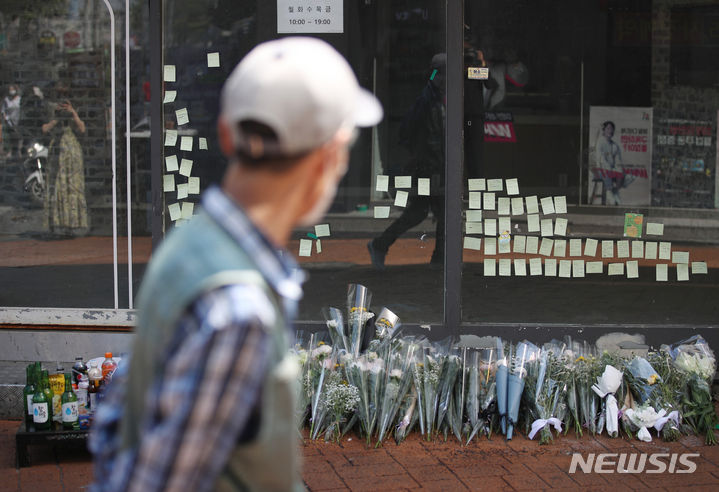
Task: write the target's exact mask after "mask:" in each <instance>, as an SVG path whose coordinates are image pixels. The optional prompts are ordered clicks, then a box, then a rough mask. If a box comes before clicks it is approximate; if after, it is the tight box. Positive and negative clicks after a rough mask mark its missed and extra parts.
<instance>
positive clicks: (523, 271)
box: [514, 258, 527, 277]
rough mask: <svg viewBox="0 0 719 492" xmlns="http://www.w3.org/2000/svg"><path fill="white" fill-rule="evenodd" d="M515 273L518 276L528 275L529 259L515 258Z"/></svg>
mask: <svg viewBox="0 0 719 492" xmlns="http://www.w3.org/2000/svg"><path fill="white" fill-rule="evenodd" d="M514 274H515V275H516V276H517V277H526V276H527V261H526V260H525V259H524V258H515V259H514Z"/></svg>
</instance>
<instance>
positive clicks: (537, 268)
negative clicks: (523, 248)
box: [529, 258, 542, 275]
mask: <svg viewBox="0 0 719 492" xmlns="http://www.w3.org/2000/svg"><path fill="white" fill-rule="evenodd" d="M529 274H530V275H541V274H542V259H541V258H530V259H529Z"/></svg>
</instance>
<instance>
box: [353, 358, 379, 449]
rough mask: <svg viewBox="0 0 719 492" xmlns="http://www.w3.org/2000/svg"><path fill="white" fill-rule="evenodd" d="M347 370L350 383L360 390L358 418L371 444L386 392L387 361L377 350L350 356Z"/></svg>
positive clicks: (368, 442)
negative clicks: (382, 396)
mask: <svg viewBox="0 0 719 492" xmlns="http://www.w3.org/2000/svg"><path fill="white" fill-rule="evenodd" d="M345 370H346V372H347V380H348V381H349V383H350V384H352V385H353V386H356V387H357V389H358V390H359V403H358V405H357V418H358V420H359V422H360V427H361V431H362V433H363V434H364V437H365V438H366V439H367V444H368V445H369V444H370V441H371V438H372V433H373V431H374V428H375V425H376V423H377V413H378V408H377V405H378V402H379V401H380V398H381V396H380V395H382V394H383V392H384V378H385V361H384V359H383V358H382V357H380V355H379V354H378V353H377V352H368V353H366V354H363V355H361V356H359V357H352V356H350V358H349V360H348V361H347V362H346V363H345Z"/></svg>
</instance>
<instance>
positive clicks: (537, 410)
mask: <svg viewBox="0 0 719 492" xmlns="http://www.w3.org/2000/svg"><path fill="white" fill-rule="evenodd" d="M564 348H565V347H564V345H563V344H562V346H561V347H560V346H559V345H558V344H557V343H556V342H555V343H552V344H546V345H545V346H544V347H543V348H542V350H541V352H540V353H539V355H538V357H539V359H538V362H537V363H530V364H527V366H526V367H527V377H526V379H525V396H526V398H525V400H526V402H527V409H528V413H529V416H530V418H531V419H532V422H531V431H530V432H529V435H528V436H527V437H529V439H534V437H535V436H536V435H537V433H539V434H540V436H539V444H546V443H548V442H549V441H550V440H552V431H551V428H552V427H554V429H555V430H556V431H557V432H562V422H563V420H564V418H565V415H566V413H567V404H566V394H567V382H566V378H567V369H566V365H565V363H564V360H563V353H564Z"/></svg>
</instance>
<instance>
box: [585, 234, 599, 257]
mask: <svg viewBox="0 0 719 492" xmlns="http://www.w3.org/2000/svg"><path fill="white" fill-rule="evenodd" d="M598 243H599V241H597V240H596V239H591V238H587V240H586V241H585V243H584V256H597V244H598Z"/></svg>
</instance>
